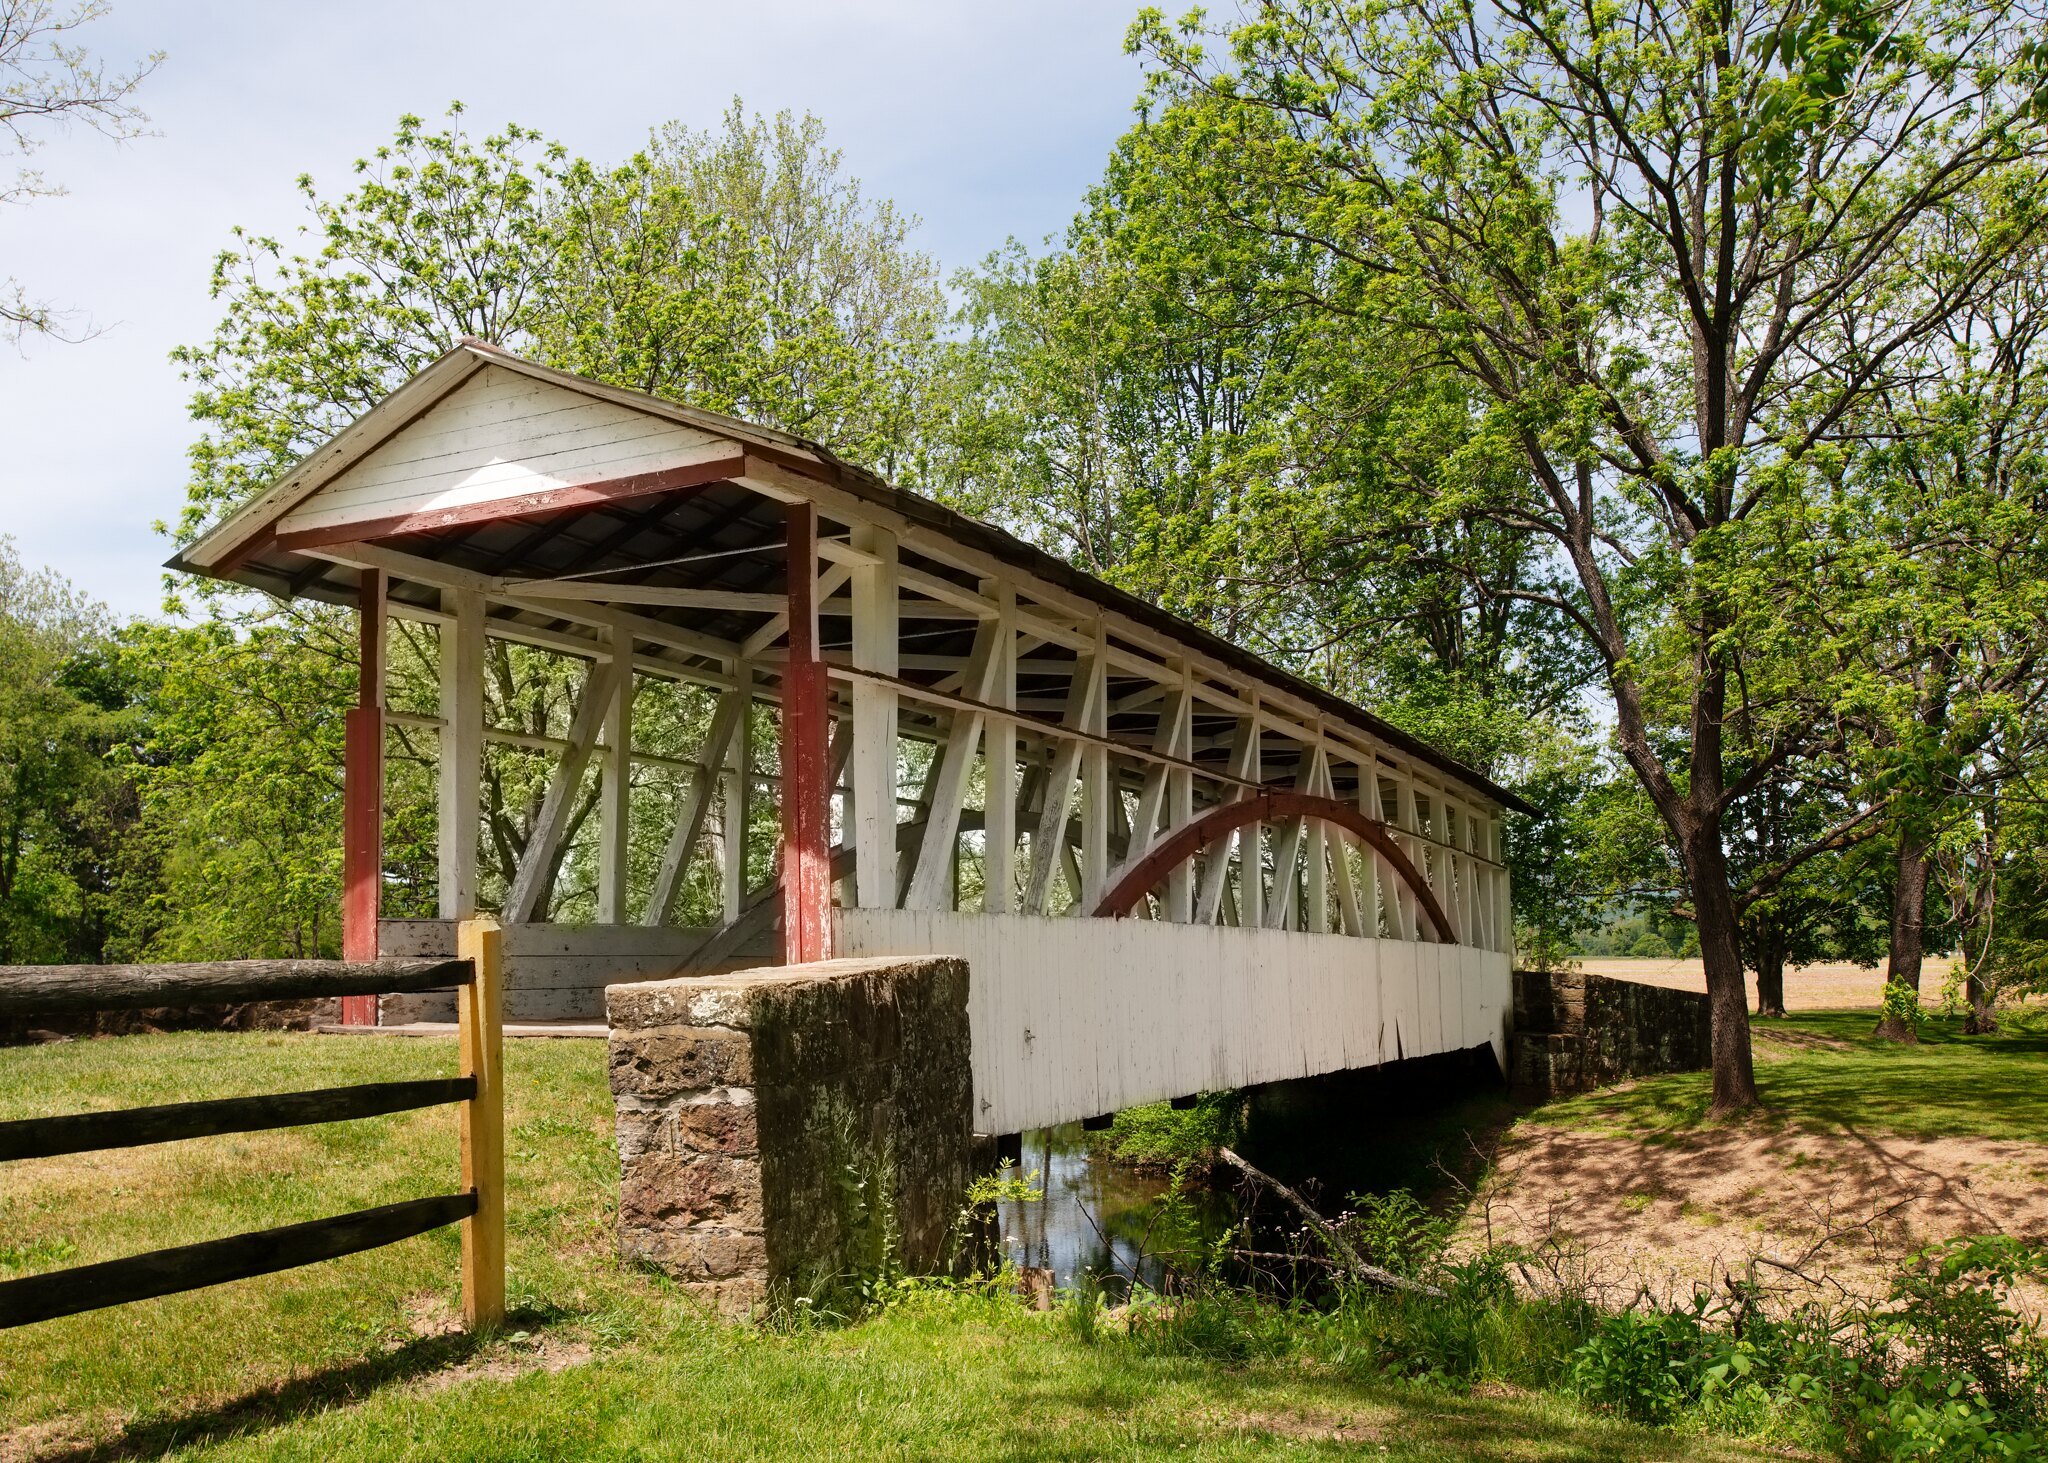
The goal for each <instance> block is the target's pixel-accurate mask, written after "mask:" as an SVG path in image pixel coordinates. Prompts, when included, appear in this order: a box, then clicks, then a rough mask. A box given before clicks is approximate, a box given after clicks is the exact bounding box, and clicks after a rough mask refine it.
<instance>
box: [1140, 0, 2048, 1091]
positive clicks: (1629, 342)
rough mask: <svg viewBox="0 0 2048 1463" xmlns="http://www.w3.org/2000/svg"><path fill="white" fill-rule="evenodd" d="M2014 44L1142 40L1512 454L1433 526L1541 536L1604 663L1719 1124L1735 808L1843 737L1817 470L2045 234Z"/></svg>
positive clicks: (1350, 37)
mask: <svg viewBox="0 0 2048 1463" xmlns="http://www.w3.org/2000/svg"><path fill="white" fill-rule="evenodd" d="M2037 21H2038V17H2036V16H2034V15H2033V14H2032V13H2031V12H2030V11H2029V10H2027V9H2025V8H2024V7H2023V6H2021V5H2019V4H2013V3H2004V0H1998V3H1993V4H1990V5H1984V6H1968V5H1962V4H1954V3H1947V0H1943V3H1930V4H1925V5H1921V6H1917V7H1914V8H1913V9H1910V10H1905V9H1892V10H1877V11H1871V10H1860V11H1859V10H1852V9H1850V8H1847V7H1840V6H1836V5H1834V4H1832V3H1831V0H1823V3H1821V4H1818V5H1815V4H1809V3H1806V0H1749V3H1742V4H1734V5H1729V6H1723V7H1719V8H1699V7H1694V8H1691V9H1681V10H1673V9H1671V8H1670V7H1668V6H1661V5H1655V4H1651V3H1647V0H1623V3H1619V4H1616V5H1610V6H1604V7H1592V8H1571V7H1566V6H1563V5H1558V4H1553V3H1549V0H1497V3H1476V0H1474V3H1467V0H1402V3H1397V4H1392V5H1384V6H1383V5H1372V6H1367V5H1359V4H1352V3H1341V0H1329V3H1322V0H1317V3H1310V0H1298V3H1295V0H1269V3H1265V4H1262V5H1260V6H1259V7H1258V8H1257V9H1256V10H1255V11H1254V12H1253V13H1252V15H1251V16H1250V18H1249V19H1247V20H1246V21H1245V22H1244V23H1243V24H1241V25H1239V26H1237V27H1235V28H1234V29H1232V30H1230V31H1229V32H1227V34H1225V35H1224V36H1223V37H1222V40H1223V50H1224V54H1223V56H1222V58H1221V59H1219V58H1216V57H1212V56H1211V54H1210V53H1209V52H1208V50H1207V49H1206V47H1205V45H1204V41H1205V39H1206V37H1205V35H1204V33H1203V31H1202V28H1201V23H1200V21H1199V19H1198V18H1195V17H1191V18H1190V19H1189V20H1188V21H1187V22H1185V23H1184V24H1183V25H1182V26H1181V27H1179V28H1178V29H1176V28H1174V27H1170V26H1169V25H1168V24H1167V23H1166V22H1165V21H1164V19H1163V17H1161V16H1160V15H1159V14H1158V13H1157V12H1148V13H1147V14H1146V15H1144V16H1143V17H1141V19H1140V21H1139V22H1138V24H1137V26H1136V27H1134V30H1133V34H1132V43H1133V45H1134V46H1135V47H1137V48H1140V49H1142V50H1143V51H1144V52H1145V53H1146V54H1147V55H1148V57H1149V58H1150V61H1151V64H1152V67H1153V72H1154V79H1153V85H1154V96H1155V98H1156V100H1157V102H1158V104H1160V105H1163V106H1168V107H1171V106H1175V105H1181V104H1184V103H1186V102H1187V101H1188V100H1189V99H1190V98H1194V97H1202V98H1205V99H1214V98H1222V99H1225V100H1227V101H1228V102H1230V103H1231V104H1232V105H1234V106H1237V107H1242V108H1254V109H1259V110H1263V111H1265V112H1267V113H1268V114H1270V115H1272V116H1273V117H1275V118H1277V119H1279V120H1280V121H1281V123H1282V124H1283V125H1282V126H1281V127H1280V128H1279V129H1277V134H1278V135H1277V139H1276V140H1275V141H1274V142H1273V143H1272V144H1271V145H1269V146H1263V147H1260V148H1258V149H1256V150H1253V151H1249V152H1246V153H1245V154H1243V156H1242V161H1241V165H1242V167H1243V168H1244V170H1245V172H1246V173H1247V174H1248V175H1249V176H1250V177H1251V180H1252V181H1251V183H1250V184H1249V185H1248V186H1247V187H1246V188H1245V189H1241V190H1239V191H1240V193H1250V194H1251V195H1253V196H1254V197H1263V196H1269V195H1271V194H1274V193H1276V192H1285V193H1288V194H1291V195H1294V196H1296V197H1298V198H1299V199H1300V203H1299V204H1298V205H1297V206H1295V207H1291V208H1290V209H1289V210H1287V216H1288V217H1289V218H1298V219H1303V220H1306V221H1307V223H1306V226H1305V227H1299V228H1297V229H1296V232H1297V233H1300V234H1303V235H1305V236H1306V237H1308V238H1310V239H1312V240H1313V241H1314V242H1315V243H1316V244H1317V245H1318V246H1319V247H1320V248H1322V249H1323V250H1325V251H1326V252H1327V254H1328V256H1329V257H1330V258H1331V259H1333V260H1340V261H1343V262H1345V263H1346V264H1348V265H1349V266H1350V267H1351V268H1353V269H1354V270H1356V271H1357V272H1359V273H1360V274H1361V275H1363V276H1367V277H1374V278H1379V279H1383V280H1384V281H1386V287H1385V288H1384V289H1381V290H1377V291H1361V295H1360V297H1361V298H1362V299H1363V300H1364V301H1365V303H1363V304H1362V305H1359V306H1344V307H1342V308H1346V309H1349V310H1351V311H1352V312H1353V313H1356V314H1357V315H1359V316H1361V317H1362V318H1364V319H1367V320H1369V321H1371V322H1373V323H1375V324H1378V325H1391V326H1395V327H1398V328H1399V329H1400V330H1401V332H1402V333H1403V335H1404V338H1406V339H1407V340H1409V341H1410V342H1412V346H1413V349H1414V350H1415V352H1416V353H1417V356H1418V359H1424V360H1427V361H1429V362H1431V363H1434V364H1438V365H1441V366H1442V367H1444V368H1446V369H1449V370H1452V371H1455V372H1457V373H1459V374H1461V375H1462V376H1463V377H1464V378H1465V379H1467V380H1468V381H1469V382H1471V383H1472V386H1473V388H1474V390H1475V391H1477V392H1478V393H1480V394H1481V396H1482V397H1483V399H1484V400H1485V401H1486V403H1487V418H1486V424H1487V429H1488V431H1489V432H1490V434H1491V435H1492V437H1493V439H1494V441H1495V442H1496V443H1497V444H1498V445H1499V446H1500V447H1501V448H1502V449H1504V450H1512V451H1514V452H1516V453H1518V454H1519V455H1520V457H1521V459H1522V463H1523V467H1524V469H1525V470H1524V472H1523V474H1522V475H1521V476H1520V477H1519V478H1518V479H1515V480H1511V482H1510V483H1509V484H1508V485H1507V486H1506V489H1505V490H1504V491H1500V492H1498V493H1497V494H1496V495H1494V496H1491V497H1489V498H1487V499H1485V500H1483V501H1478V502H1474V503H1470V504H1465V505H1460V506H1461V508H1464V509H1466V510H1468V511H1480V512H1484V513H1486V514H1488V515H1490V516H1492V517H1494V518H1495V519H1496V520H1497V521H1498V522H1500V523H1502V524H1504V525H1507V526H1511V527H1516V528H1519V529H1520V530H1522V531H1524V532H1526V533H1528V534H1530V535H1533V536H1536V537H1538V538H1540V539H1542V540H1543V541H1545V542H1546V543H1547V544H1548V545H1550V546H1551V553H1552V554H1553V555H1554V563H1555V565H1556V569H1557V573H1556V576H1555V580H1554V582H1553V583H1551V584H1550V585H1548V586H1545V587H1544V588H1542V589H1536V590H1521V591H1517V592H1518V593H1521V594H1525V595H1529V596H1530V597H1533V598H1536V599H1539V600H1541V601H1542V602H1544V603H1547V604H1549V605H1550V606H1551V607H1552V608H1553V609H1555V610H1556V611H1557V612H1558V613H1559V614H1561V615H1562V616H1564V617H1565V619H1566V621H1568V622H1569V623H1570V624H1571V625H1572V626H1573V627H1575V629H1576V632H1577V633H1578V634H1579V635H1581V636H1583V637H1584V641H1585V643H1586V644H1587V645H1588V646H1589V647H1590V648H1591V649H1592V651H1593V652H1594V653H1595V654H1597V656H1598V658H1599V661H1600V664H1601V667H1602V671H1603V676H1604V679H1605V682H1606V686H1607V690H1608V693H1609V697H1610V701H1611V706H1612V714H1613V718H1614V726H1615V736H1616V740H1617V745H1618V747H1619V749H1620V752H1621V755H1622V756H1623V757H1624V758H1625V759H1626V761H1627V762H1628V764H1629V766H1630V767H1631V769H1632V770H1633V771H1634V773H1635V775H1636V777H1637V778H1638V780H1639V781H1640V782H1641V783H1642V785H1643V787H1644V789H1645V792H1646V794H1647V795H1648V797H1649V798H1650V800H1651V802H1652V804H1653V806H1654V807H1655V808H1656V811H1657V813H1658V816H1659V819H1660V821H1661V822H1662V824H1663V826H1664V829H1665V833H1666V836H1667V837H1668V838H1669V839H1670V841H1671V844H1672V846H1673V848H1674V850H1675V853H1676V857H1677V858H1678V860H1679V863H1680V865H1681V867H1682V868H1683V870H1684V875H1685V879H1686V883H1687V886H1688V892H1689V894H1690V898H1691V903H1692V906H1693V912H1694V915H1695V919H1696V921H1697V927H1698V930H1699V937H1700V947H1701V955H1702V959H1703V963H1704V965H1705V968H1706V977H1707V988H1708V997H1709V1003H1710V1006H1711V1009H1712V1012H1713V1024H1714V1037H1713V1069H1714V1073H1713V1086H1714V1096H1713V1109H1714V1111H1715V1112H1717V1113H1729V1112H1734V1111H1738V1110H1741V1109H1744V1108H1747V1107H1749V1106H1751V1105H1753V1104H1754V1103H1755V1101H1756V1088H1755V1081H1754V1075H1753V1071H1752V1066H1751V1055H1750V1046H1749V1039H1748V1036H1749V1032H1748V1012H1747V1003H1746V1000H1745V994H1744V982H1743V962H1742V957H1741V951H1740V930H1739V914H1738V910H1737V907H1736V903H1735V897H1734V890H1733V889H1732V887H1731V880H1730V873H1729V867H1728V846H1727V823H1728V818H1729V813H1730V809H1731V807H1732V805H1733V804H1734V803H1735V802H1736V801H1737V800H1739V799H1740V798H1742V797H1744V796H1746V795H1748V794H1750V793H1752V792H1753V791H1755V790H1756V789H1757V788H1759V787H1761V786H1763V785H1764V784H1766V783H1767V782H1769V781H1771V780H1772V779H1773V778H1774V777H1777V776H1778V775H1779V774H1780V773H1781V772H1782V770H1783V769H1785V768H1786V767H1787V766H1788V765H1790V764H1791V763H1792V762H1794V761H1796V760H1797V759H1798V758H1799V757H1801V756H1804V755H1809V754H1812V753H1814V752H1815V751H1817V750H1819V749H1821V748H1823V747H1825V746H1826V745H1828V744H1830V743H1832V742H1834V741H1836V740H1838V734H1837V728H1836V726H1835V722H1834V717H1833V714H1832V706H1831V692H1832V690H1833V689H1834V688H1835V686H1836V685H1837V681H1836V679H1835V677H1834V675H1833V674H1832V672H1833V670H1834V669H1835V664H1836V662H1837V660H1838V647H1833V646H1830V645H1828V644H1826V643H1825V636H1819V635H1816V633H1815V627H1816V626H1818V625H1826V624H1828V623H1830V622H1831V617H1830V616H1829V615H1827V614H1825V613H1823V611H1824V610H1826V609H1829V608H1833V609H1836V610H1839V608H1840V606H1839V605H1836V606H1827V605H1825V604H1823V603H1822V596H1824V595H1827V594H1835V595H1841V594H1850V593H1853V592H1854V589H1853V586H1852V585H1851V584H1850V583H1849V582H1848V580H1847V578H1846V576H1844V575H1842V574H1840V573H1830V572H1828V570H1829V568H1830V564H1831V562H1832V561H1831V560H1830V559H1829V557H1828V554H1829V548H1830V544H1829V541H1830V540H1831V539H1833V538H1835V537H1837V536H1838V535H1846V536H1848V537H1851V538H1853V537H1854V526H1853V525H1845V524H1843V523H1841V522H1839V521H1838V520H1835V519H1832V518H1830V517H1829V516H1828V510H1829V509H1830V508H1831V506H1833V505H1832V504H1831V502H1830V500H1829V495H1828V492H1827V489H1828V482H1827V478H1826V475H1825V472H1824V471H1823V467H1824V464H1823V463H1822V462H1821V461H1819V459H1821V458H1822V457H1824V455H1825V451H1826V449H1827V448H1828V447H1829V446H1830V445H1831V444H1832V442H1833V438H1834V433H1835V432H1836V430H1837V428H1839V427H1840V426H1841V425H1842V424H1843V423H1844V422H1845V421H1848V420H1849V419H1851V418H1853V417H1854V415H1855V413H1856V411H1857V409H1858V408H1859V407H1860V406H1861V405H1862V404H1863V403H1865V402H1867V401H1869V400H1870V399H1871V398H1872V397H1873V395H1875V394H1876V393H1878V392H1881V391H1883V390H1885V389H1888V388H1889V387H1890V386H1891V384H1892V383H1893V382H1895V381H1896V380H1897V379H1898V378H1899V376H1900V375H1901V374H1910V373H1911V372H1913V371H1915V370H1917V369H1919V368H1920V366H1921V365H1922V364H1923V363H1924V361H1925V359H1926V357H1927V355H1928V353H1929V351H1930V349H1931V348H1932V341H1933V339H1934V337H1935V336H1936V335H1937V334H1938V332H1939V331H1940V329H1941V327H1942V325H1943V323H1944V322H1945V321H1946V320H1948V319H1950V318H1951V317H1952V316H1953V315H1954V314H1955V312H1956V311H1957V310H1958V309H1961V308H1963V307H1965V306H1966V305H1967V304H1968V303H1969V302H1970V301H1971V300H1972V299H1973V298H1975V297H1976V295H1977V294H1978V292H1979V291H1980V290H1981V288H1982V287H1983V286H1984V283H1985V281H1986V280H1987V278H1989V277H1990V276H1991V275H1993V274H1994V273H1995V272H1996V269H1997V267H1998V264H1999V262H2000V260H2001V259H2002V258H2003V257H2004V255H2005V253H2006V251H2008V250H2010V249H2011V248H2013V247H2014V246H2015V244H2016V243H2018V242H2023V241H2024V240H2025V239H2026V238H2029V237H2031V236H2032V235H2034V234H2035V233H2036V232H2038V230H2039V227H2040V210H2039V198H2038V194H2039V191H2040V187H2041V179H2040V166H2039V164H2040V162H2041V159H2042V158H2043V156H2044V155H2048V153H2044V146H2048V145H2044V141H2043V137H2042V133H2041V130H2040V127H2039V125H2038V121H2037V113H2038V111H2039V99H2038V94H2037V89H2038V77H2037V74H2036V69H2035V68H2036V64H2037V62H2036V57H2035V52H2034V48H2033V45H2032V42H2031V40H2030V37H2031V35H2032V34H2033V32H2034V30H2035V28H2036V24H2037ZM1966 198H1968V199H1972V200H1975V203H1974V204H1973V206H1981V204H1982V201H1983V200H1984V199H1986V198H1992V199H1995V200H1996V210H1997V211H1996V214H1995V220H1994V221H1995V223H1996V225H1997V226H1996V227H1995V228H1989V229H1986V230H1983V231H1980V232H1979V233H1978V234H1977V235H1976V236H1975V237H1974V238H1972V239H1970V240H1967V241H1965V242H1964V243H1963V244H1962V245H1961V247H1962V248H1963V249H1965V250H1966V251H1967V252H1966V253H1965V255H1964V257H1962V258H1960V259H1959V260H1958V261H1957V262H1956V267H1955V268H1954V269H1953V270H1951V271H1949V277H1950V278H1952V279H1953V280H1954V281H1955V285H1954V288H1953V289H1952V290H1951V291H1949V292H1948V293H1946V294H1944V295H1942V296H1941V297H1940V298H1938V299H1936V300H1933V301H1931V302H1929V304H1928V305H1927V306H1926V307H1925V308H1914V309H1902V310H1893V309H1892V308H1891V306H1892V304H1893V303H1894V301H1895V299H1896V298H1898V297H1900V296H1901V295H1902V294H1905V295H1910V294H1911V291H1910V289H1908V288H1907V286H1909V285H1910V284H1911V269H1912V264H1913V261H1912V260H1911V259H1910V257H1908V255H1907V254H1906V253H1905V252H1904V251H1902V250H1900V249H1899V247H1898V241H1899V240H1900V238H1901V237H1902V236H1903V235H1904V234H1906V233H1908V232H1910V231H1911V230H1913V229H1914V228H1915V227H1917V226H1918V225H1919V224H1920V223H1921V221H1922V220H1924V219H1926V218H1927V217H1929V216H1930V215H1931V214H1933V213H1936V212H1938V211H1940V210H1942V209H1944V208H1947V207H1949V206H1950V205H1953V204H1958V203H1960V202H1961V201H1962V200H1964V199H1966ZM1250 212H1251V211H1250V210H1248V209H1242V208H1240V209H1239V213H1240V214H1249V213H1250ZM1251 222H1252V226H1254V227H1259V226H1261V225H1259V223H1258V221H1257V219H1256V218H1255V217H1254V218H1253V219H1252V220H1251ZM1332 308H1339V305H1338V304H1337V303H1336V302H1333V304H1332ZM1667 728H1669V729H1674V730H1676V732H1677V733H1678V735H1677V737H1676V738H1675V739H1674V743H1673V744H1672V745H1667V746H1660V741H1662V740H1663V738H1661V737H1660V732H1661V731H1662V730H1664V729H1667ZM1738 764H1739V765H1738ZM1852 816H1859V817H1860V816H1862V815H1861V814H1860V812H1859V813H1858V814H1855V815H1852ZM1838 832H1839V830H1831V831H1830V832H1829V833H1828V834H1826V835H1824V836H1823V837H1822V838H1821V839H1820V840H1818V841H1817V842H1816V843H1814V844H1812V845H1809V846H1808V847H1807V848H1804V849H1801V850H1796V851H1795V852H1794V853H1793V854H1792V855H1791V856H1790V857H1791V858H1792V859H1794V860H1798V859H1803V858H1806V857H1811V856H1813V852H1814V851H1815V850H1818V849H1823V848H1826V847H1828V846H1829V845H1830V843H1831V841H1832V840H1833V839H1834V838H1835V837H1836V836H1837V834H1838Z"/></svg>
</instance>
